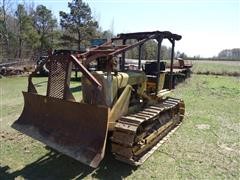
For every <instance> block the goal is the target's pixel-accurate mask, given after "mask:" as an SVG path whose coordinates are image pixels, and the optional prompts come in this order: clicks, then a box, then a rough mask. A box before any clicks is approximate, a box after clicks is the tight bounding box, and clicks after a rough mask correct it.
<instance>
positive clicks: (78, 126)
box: [12, 92, 108, 167]
mask: <svg viewBox="0 0 240 180" xmlns="http://www.w3.org/2000/svg"><path fill="white" fill-rule="evenodd" d="M23 95H24V109H23V112H22V114H21V116H20V117H19V119H18V120H17V121H15V122H14V124H13V125H12V127H13V128H14V129H16V130H18V131H20V132H22V133H24V134H26V135H28V136H30V137H32V138H34V139H37V140H39V141H41V142H43V143H44V144H46V145H47V146H50V147H52V148H53V149H56V150H57V151H59V152H61V153H63V154H66V155H68V156H70V157H73V158H74V159H76V160H78V161H80V162H82V163H84V164H87V165H89V166H91V167H97V166H98V164H99V163H100V161H101V160H102V159H103V157H104V152H105V144H106V136H107V130H108V129H107V127H108V126H107V124H108V108H106V107H102V106H96V105H89V104H83V103H77V102H70V101H64V100H61V99H57V98H51V97H46V96H41V95H37V94H33V93H27V92H23Z"/></svg>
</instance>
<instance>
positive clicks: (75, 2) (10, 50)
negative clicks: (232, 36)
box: [0, 0, 240, 59]
mask: <svg viewBox="0 0 240 180" xmlns="http://www.w3.org/2000/svg"><path fill="white" fill-rule="evenodd" d="M14 2H15V1H13V0H0V59H2V58H31V57H33V56H34V55H36V54H44V53H46V52H47V51H48V50H49V49H74V50H84V49H85V48H86V47H89V45H90V40H91V39H95V38H104V39H110V38H112V37H114V34H113V32H112V31H113V30H112V31H111V30H105V31H103V30H102V29H101V27H100V26H99V23H98V22H97V20H95V19H94V18H93V16H92V12H91V8H90V7H89V5H88V4H87V3H85V2H83V1H82V0H72V1H71V2H68V8H69V12H63V11H60V12H59V17H60V22H59V23H58V22H57V19H56V17H54V15H53V13H52V11H51V10H50V9H48V8H47V7H46V6H44V5H37V6H36V7H35V6H34V5H33V4H31V3H23V4H17V5H14ZM13 7H15V9H14V10H13V9H11V8H13ZM130 43H134V41H133V40H131V41H130ZM170 56H171V48H170V47H166V46H162V49H161V59H170ZM126 57H127V58H132V59H136V58H138V48H134V49H133V50H131V51H129V52H128V53H127V56H126ZM175 57H180V58H184V59H185V58H188V57H187V55H186V54H185V53H182V52H176V53H175ZM236 57H238V58H239V57H240V55H239V49H232V50H223V51H221V52H220V53H219V55H218V58H230V59H231V58H236ZM142 59H157V42H156V41H155V40H151V41H148V42H147V43H145V44H144V45H143V47H142Z"/></svg>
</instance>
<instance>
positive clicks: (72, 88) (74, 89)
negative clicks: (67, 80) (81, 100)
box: [70, 86, 82, 93]
mask: <svg viewBox="0 0 240 180" xmlns="http://www.w3.org/2000/svg"><path fill="white" fill-rule="evenodd" d="M70 90H71V92H72V93H75V92H80V91H81V90H82V86H76V87H71V88H70Z"/></svg>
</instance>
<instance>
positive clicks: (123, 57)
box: [120, 39, 126, 71]
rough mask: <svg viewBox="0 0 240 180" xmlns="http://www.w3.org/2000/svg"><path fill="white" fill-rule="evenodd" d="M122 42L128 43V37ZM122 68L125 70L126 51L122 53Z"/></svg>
mask: <svg viewBox="0 0 240 180" xmlns="http://www.w3.org/2000/svg"><path fill="white" fill-rule="evenodd" d="M122 44H123V45H126V39H123V41H122ZM120 69H121V71H124V70H125V52H123V53H122V61H121V66H120Z"/></svg>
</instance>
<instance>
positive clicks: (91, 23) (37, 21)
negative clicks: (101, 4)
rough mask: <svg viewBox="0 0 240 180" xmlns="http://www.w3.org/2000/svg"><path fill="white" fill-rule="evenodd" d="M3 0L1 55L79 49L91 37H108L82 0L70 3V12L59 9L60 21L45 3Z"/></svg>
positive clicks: (8, 55)
mask: <svg viewBox="0 0 240 180" xmlns="http://www.w3.org/2000/svg"><path fill="white" fill-rule="evenodd" d="M9 2H10V0H0V57H12V58H27V57H30V56H32V55H33V54H35V53H39V52H46V51H47V50H49V49H57V48H58V49H60V48H64V49H78V50H80V49H81V48H83V47H86V46H88V45H89V40H90V39H92V38H109V36H111V33H110V32H109V30H107V31H101V28H99V24H98V22H97V21H96V20H95V19H94V18H93V17H92V13H91V9H90V7H89V5H88V4H87V3H85V2H83V1H81V0H73V1H72V2H69V3H68V7H69V10H70V12H63V11H61V12H59V16H60V25H58V22H57V19H56V18H55V17H54V16H53V13H52V11H51V10H50V9H48V8H47V7H46V6H44V5H38V6H36V7H34V5H32V4H26V3H25V4H17V6H16V9H15V10H12V11H10V10H9V8H10V7H13V5H12V4H10V3H9Z"/></svg>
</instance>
